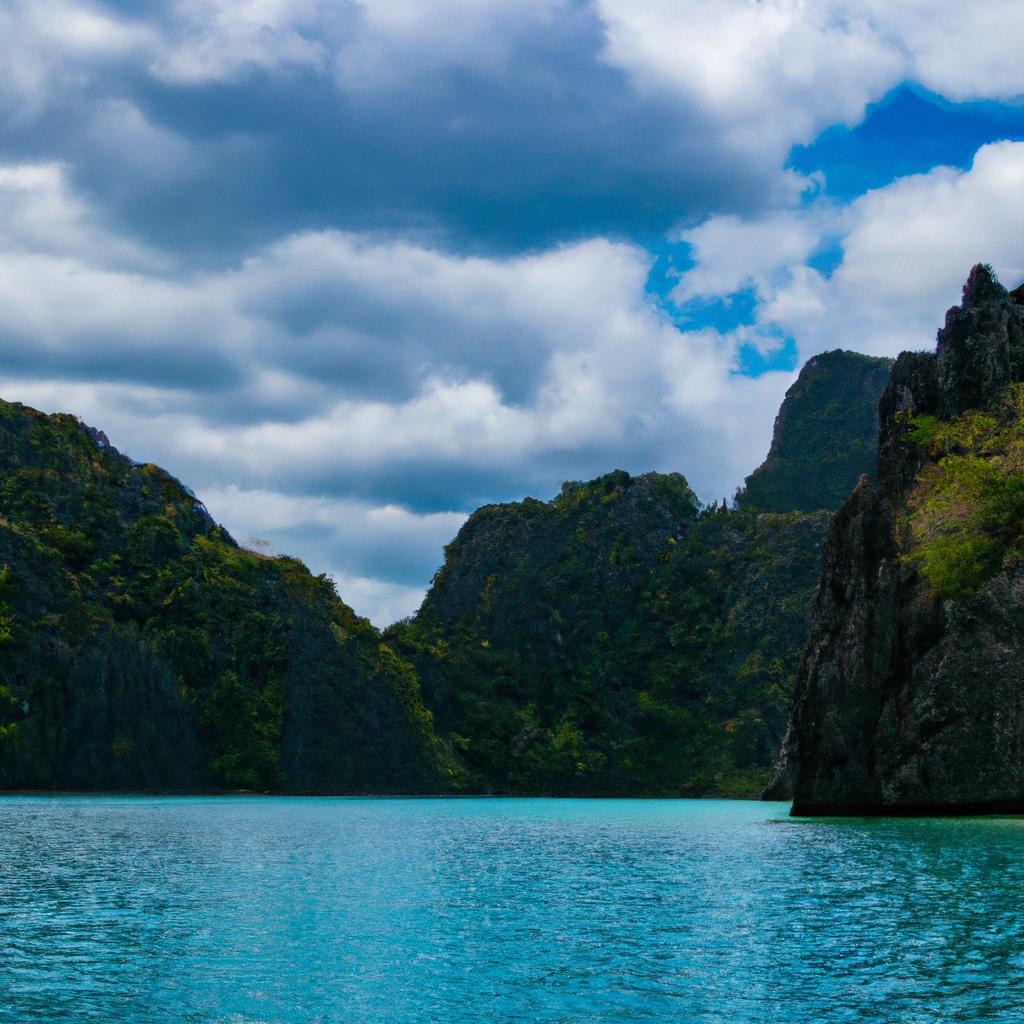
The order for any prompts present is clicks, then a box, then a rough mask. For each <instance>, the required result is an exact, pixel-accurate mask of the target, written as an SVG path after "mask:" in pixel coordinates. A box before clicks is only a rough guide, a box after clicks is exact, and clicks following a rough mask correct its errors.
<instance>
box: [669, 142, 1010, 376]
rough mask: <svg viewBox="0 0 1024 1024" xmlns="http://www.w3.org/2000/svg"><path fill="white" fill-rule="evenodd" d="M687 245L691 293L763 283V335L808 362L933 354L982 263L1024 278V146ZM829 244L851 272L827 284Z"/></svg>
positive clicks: (700, 234) (985, 151) (991, 150)
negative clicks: (788, 344)
mask: <svg viewBox="0 0 1024 1024" xmlns="http://www.w3.org/2000/svg"><path fill="white" fill-rule="evenodd" d="M772 235H774V236H775V237H776V238H777V244H771V241H770V238H771V236H772ZM683 238H684V240H687V241H689V242H690V243H691V244H692V245H693V251H694V253H695V256H696V258H697V261H698V262H697V266H696V267H695V268H694V269H693V270H691V271H689V272H688V273H686V274H684V275H683V277H682V279H681V281H680V284H679V288H678V290H679V292H680V294H682V295H685V296H690V295H694V294H697V295H704V296H721V295H725V294H728V293H729V292H730V291H732V290H734V289H735V288H737V287H740V286H742V285H744V284H748V283H750V282H755V284H756V290H757V294H758V297H759V300H760V301H759V304H758V306H757V310H756V324H755V329H760V330H771V331H773V332H775V334H776V335H779V334H782V335H789V336H792V337H794V338H795V339H796V340H797V342H798V345H799V349H800V352H801V355H802V356H803V357H804V358H806V357H808V356H810V355H812V354H814V353H815V352H820V351H822V350H823V349H825V348H835V347H844V348H850V349H854V350H856V351H859V352H867V353H874V354H878V355H896V354H897V353H899V352H900V351H903V350H906V349H925V348H930V347H931V346H932V345H933V344H934V339H935V330H936V328H937V327H939V326H941V324H942V318H943V313H944V311H945V310H946V308H947V307H949V306H951V305H953V304H955V303H956V302H957V301H958V300H959V295H960V286H961V285H962V284H963V281H964V279H965V278H966V276H967V271H968V270H969V269H970V267H971V266H972V265H973V264H974V263H977V262H988V263H991V264H992V265H993V267H994V268H995V270H996V272H997V273H998V274H999V275H1000V277H1001V278H1002V279H1003V281H1004V282H1005V283H1006V284H1007V286H1008V287H1015V286H1016V285H1017V284H1019V283H1020V281H1021V280H1022V279H1024V243H1022V241H1021V240H1022V238H1024V143H1020V142H999V143H993V144H990V145H987V146H983V147H982V148H981V149H979V150H978V152H977V154H976V155H975V158H974V161H973V164H972V165H971V167H970V168H968V169H967V170H963V171H961V170H957V169H955V168H951V167H937V168H935V169H933V170H932V171H930V172H929V173H927V174H919V175H912V176H909V177H906V178H901V179H899V180H898V181H896V182H894V183H893V184H892V185H889V186H888V187H886V188H882V189H876V190H874V191H871V192H868V193H866V194H865V195H863V196H861V197H859V198H858V199H856V200H854V201H853V202H852V203H850V204H849V205H848V206H846V207H843V208H835V207H829V206H822V207H820V208H817V209H813V208H812V209H807V210H798V211H791V212H789V213H780V214H778V215H777V216H775V217H774V218H772V219H770V220H760V221H756V222H749V223H747V222H743V221H738V220H736V219H733V218H728V219H725V218H713V219H711V220H709V221H707V222H706V223H704V224H703V225H701V226H700V227H699V228H697V229H695V230H694V231H691V232H686V233H684V235H683ZM829 238H832V239H834V241H835V243H836V244H837V245H838V246H839V247H840V248H841V262H839V264H838V266H837V267H836V268H835V269H834V271H833V272H832V273H831V274H830V275H828V276H826V275H824V274H822V273H820V272H819V271H817V270H815V269H813V268H812V267H811V266H808V265H807V262H806V257H807V256H808V255H810V253H811V252H812V251H813V250H814V249H815V248H817V246H818V245H819V244H821V243H822V242H823V241H824V240H826V239H829ZM730 253H732V254H734V256H735V260H732V259H730V256H729V254H730Z"/></svg>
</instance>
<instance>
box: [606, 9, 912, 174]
mask: <svg viewBox="0 0 1024 1024" xmlns="http://www.w3.org/2000/svg"><path fill="white" fill-rule="evenodd" d="M597 6H598V9H599V10H600V11H601V14H602V16H603V18H604V20H605V24H606V26H607V48H606V58H607V59H608V60H609V61H610V62H612V63H615V64H617V65H620V66H621V67H623V68H625V69H627V70H628V71H629V72H630V73H631V74H632V76H633V78H634V79H635V81H636V83H637V85H638V86H639V87H640V88H643V89H648V90H657V91H668V92H670V93H673V94H675V95H678V96H682V97H684V98H686V99H687V100H688V101H690V102H692V103H695V104H697V105H698V106H699V107H700V108H701V109H703V110H705V111H707V112H709V113H710V114H712V115H714V116H715V117H716V118H717V119H720V120H721V122H722V124H723V126H724V129H725V131H726V133H727V136H728V137H729V138H730V140H731V141H732V142H733V144H734V146H735V147H736V148H737V149H739V150H748V151H749V150H753V149H756V148H757V147H764V146H768V147H771V148H772V149H773V150H774V151H776V152H778V153H780V154H782V153H785V151H787V150H788V148H789V146H790V145H792V143H794V142H808V141H810V139H811V138H813V137H814V135H816V134H817V133H818V131H820V130H821V128H823V127H824V126H825V125H828V124H835V123H853V122H855V121H857V120H859V119H860V116H861V113H862V111H863V109H864V107H865V105H866V104H867V103H869V102H870V101H871V100H872V99H875V98H877V97H878V96H880V95H882V94H883V93H884V92H886V91H887V90H888V89H889V88H890V87H891V86H892V85H893V84H895V82H897V81H899V77H900V74H901V72H902V69H903V67H904V64H905V62H904V59H903V57H902V55H901V53H900V51H899V49H898V48H897V46H896V45H894V43H893V42H891V41H890V40H888V39H886V38H884V37H883V36H882V35H880V34H879V33H878V32H877V30H876V29H875V28H874V26H873V25H872V24H871V22H870V21H868V19H866V18H865V17H864V16H863V15H862V14H860V13H858V9H857V6H856V5H851V4H836V3H821V2H814V0H762V2H759V3H751V2H748V0H731V2H723V3H718V4H715V5H714V6H713V7H709V6H708V5H707V4H706V3H701V2H700V0H682V2H680V0H643V2H640V3H638V2H636V0H598V3H597Z"/></svg>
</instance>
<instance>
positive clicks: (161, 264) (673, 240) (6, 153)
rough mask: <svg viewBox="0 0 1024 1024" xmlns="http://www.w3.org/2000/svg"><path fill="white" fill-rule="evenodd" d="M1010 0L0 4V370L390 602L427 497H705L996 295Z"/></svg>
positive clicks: (1013, 27)
mask: <svg viewBox="0 0 1024 1024" xmlns="http://www.w3.org/2000/svg"><path fill="white" fill-rule="evenodd" d="M1021 53H1024V8H1022V7H1021V6H1020V5H1019V4H1016V3H1013V2H1011V0H975V2H974V3H971V4H964V3H955V4H954V3H952V2H943V0H929V2H923V0H920V2H906V3H893V2H892V0H856V2H853V0H850V2H839V0H762V2H752V0H714V2H712V3H709V2H708V0H170V2H166V3H163V4H155V3H147V2H144V0H121V2H108V3H101V2H93V3H87V2H78V0H0V126H2V127H0V395H2V396H3V397H5V398H7V399H9V400H17V401H22V402H25V403H28V404H31V405H35V406H37V407H39V408H42V409H45V410H47V411H56V410H65V411H71V412H75V413H77V414H79V415H81V416H82V417H83V418H84V419H85V420H86V421H87V422H90V423H93V424H95V425H97V426H100V427H102V428H103V429H105V430H106V431H107V433H108V434H109V435H110V437H111V440H112V442H113V443H114V444H115V445H116V446H117V447H119V448H120V449H121V450H122V451H126V452H127V453H129V454H130V455H131V456H132V457H134V458H136V459H139V460H145V461H155V462H159V463H160V464H162V465H164V466H166V467H167V468H168V469H169V470H170V471H171V472H173V473H174V474H175V475H177V476H179V477H180V478H182V479H183V480H185V481H186V482H187V483H189V484H191V485H192V487H193V488H194V489H195V490H196V491H197V493H198V494H199V496H200V497H202V498H203V499H204V500H205V501H206V503H207V505H208V507H209V508H210V510H211V512H212V513H213V514H214V515H215V516H216V517H217V518H218V519H219V520H221V521H222V522H223V523H224V524H225V525H226V526H227V527H228V528H229V529H230V530H231V531H232V532H233V533H234V534H235V535H236V536H237V537H238V538H239V539H240V540H243V541H244V540H245V539H246V538H248V537H260V538H264V539H266V540H268V541H269V542H270V543H271V544H272V545H273V546H274V548H275V549H277V550H279V551H282V552H287V553H290V554H296V555H299V556H300V557H302V558H303V559H304V560H305V561H306V562H307V563H308V564H309V566H310V567H311V568H312V569H313V570H314V571H315V572H327V573H330V574H331V575H332V576H333V577H334V578H335V580H336V582H337V585H338V588H339V591H340V593H341V594H342V596H343V597H344V598H345V599H346V600H347V601H348V602H349V603H350V604H352V605H353V606H354V607H355V608H356V609H357V610H358V611H360V612H362V613H363V614H365V615H368V616H370V617H371V618H373V619H374V621H376V622H378V623H379V624H383V623H386V622H388V621H391V620H393V619H395V618H398V617H400V616H402V615H406V614H409V613H410V612H412V611H413V610H414V609H415V607H416V606H417V604H418V603H419V600H420V599H421V597H422V594H423V590H424V587H425V586H426V584H427V583H428V582H429V580H430V577H431V575H432V574H433V572H434V570H435V569H436V568H437V566H438V565H439V563H440V559H441V553H442V547H443V545H444V544H445V543H446V542H447V541H448V540H449V539H451V537H452V536H453V535H454V534H455V532H456V530H457V529H458V527H459V526H460V524H461V523H462V521H463V520H464V518H465V516H466V513H467V512H468V511H471V510H472V509H473V508H475V507H476V506H478V505H480V504H483V503H485V502H489V501H503V500H510V499H517V498H521V497H522V496H524V495H526V494H531V495H534V496H536V497H541V498H546V497H549V496H551V495H552V494H553V493H555V492H556V491H557V489H558V486H559V484H560V482H561V481H562V480H565V479H588V478H590V477H593V476H595V475H597V474H599V473H602V472H606V471H608V470H610V469H613V468H616V467H621V468H624V469H627V470H630V471H632V472H642V471H645V470H648V469H659V470H681V471H683V472H684V473H685V474H686V476H687V477H688V479H689V480H690V481H691V483H692V485H693V486H694V488H695V489H696V490H697V492H698V493H699V494H700V495H701V497H703V498H704V499H706V500H710V499H712V498H716V497H719V498H720V497H722V496H723V495H731V493H732V492H733V490H734V489H735V487H736V486H737V484H739V483H740V482H741V480H742V478H743V476H744V475H745V474H746V473H748V472H749V471H750V470H751V469H752V468H753V467H754V466H755V465H756V464H757V463H758V462H759V461H760V459H761V458H762V457H763V455H764V453H765V451H766V449H767V446H768V440H769V435H770V430H771V423H772V419H773V417H774V414H775V411H776V409H777V406H778V403H779V401H780V399H781V397H782V394H783V393H784V391H785V389H786V387H787V386H788V385H789V383H790V382H791V381H792V379H793V376H794V374H795V372H796V370H797V369H798V367H799V365H800V364H801V363H802V362H803V361H804V360H805V359H806V358H808V357H809V356H811V355H813V354H814V353H816V352H819V351H822V350H825V349H829V348H836V347H844V348H850V349H855V350H857V351H861V352H869V353H884V354H895V353H897V352H899V351H900V350H902V349H905V348H925V347H929V346H930V345H931V344H932V342H933V340H934V333H935V328H936V326H937V325H938V324H939V323H940V322H941V320H942V316H943V313H944V311H945V309H946V308H947V307H948V306H950V305H952V304H953V303H954V302H955V301H956V300H957V299H958V296H959V289H960V286H961V284H962V282H963V280H964V278H965V276H966V273H967V270H968V268H969V267H970V265H971V264H972V263H974V262H977V261H978V260H984V261H988V262H991V263H992V264H993V265H994V266H995V268H996V270H997V272H998V273H999V274H1000V276H1001V277H1002V279H1003V281H1004V283H1007V284H1008V285H1010V286H1011V287H1012V286H1015V285H1016V284H1018V283H1019V282H1020V281H1021V280H1022V279H1024V104H1022V101H1021V96H1022V93H1024V70H1022V64H1021Z"/></svg>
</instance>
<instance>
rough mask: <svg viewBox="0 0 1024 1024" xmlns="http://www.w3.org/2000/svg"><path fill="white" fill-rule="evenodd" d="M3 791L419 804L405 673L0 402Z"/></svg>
mask: <svg viewBox="0 0 1024 1024" xmlns="http://www.w3.org/2000/svg"><path fill="white" fill-rule="evenodd" d="M0 469H2V474H0V480H2V483H0V566H2V567H3V568H2V570H0V785H2V786H4V787H8V788H9V787H14V786H16V787H33V788H35V787H39V788H49V787H61V788H80V789H124V788H155V789H166V788H182V789H184V788H200V787H208V786H212V787H219V788H246V789H260V790H288V791H291V790H297V791H302V792H339V791H340V792H352V791H355V792H367V791H375V792H388V791H430V790H437V789H441V788H446V787H447V786H449V785H451V784H452V782H453V780H455V778H456V771H455V769H454V767H453V766H452V764H451V761H450V758H449V756H448V755H447V754H446V753H445V752H444V750H443V748H442V747H441V746H440V744H439V743H438V742H437V740H436V738H435V737H434V734H433V727H432V721H431V717H430V715H429V713H428V712H427V711H426V709H425V708H424V707H423V704H422V702H421V700H420V697H419V690H418V686H417V684H416V680H415V677H414V676H413V674H412V672H411V670H410V668H409V666H408V665H406V664H404V663H403V662H401V661H400V660H399V659H398V658H396V657H395V656H394V654H393V653H392V652H391V651H390V650H388V649H387V648H383V647H382V646H381V644H380V638H379V634H378V633H377V632H376V630H374V629H373V627H372V626H371V625H370V624H369V623H368V622H366V621H365V620H363V619H360V618H359V617H358V616H356V615H355V614H354V613H353V612H352V610H351V609H349V608H348V607H346V606H345V605H344V604H342V602H341V601H339V600H338V598H337V596H336V595H335V593H334V589H333V587H332V585H331V583H330V581H329V580H327V579H326V578H325V577H323V576H319V577H314V576H312V575H311V574H310V573H309V572H308V570H307V569H306V568H305V566H303V565H302V563H300V562H298V561H296V560H295V559H291V558H267V557H265V556H263V555H260V554H257V553H254V552H249V551H245V550H243V549H241V548H239V547H238V546H237V545H236V544H235V542H234V541H233V540H232V539H231V537H230V536H228V534H227V533H225V532H224V530H222V529H221V528H220V527H218V526H217V525H216V524H215V523H214V522H213V521H212V520H211V519H210V517H209V515H208V514H207V513H206V511H205V509H204V508H203V507H202V505H201V504H199V503H198V502H197V501H196V500H195V498H194V497H193V496H192V495H191V494H190V492H189V491H188V490H187V489H186V488H185V487H183V486H182V485H181V484H180V483H179V482H178V481H177V480H175V479H174V478H173V477H171V476H170V475H168V474H167V473H166V472H164V471H163V470H161V469H159V468H158V467H156V466H153V465H141V466H140V465H136V464H134V463H132V462H131V461H130V460H129V459H127V458H125V457H124V456H122V455H120V454H119V453H118V452H116V451H115V450H114V449H112V448H110V447H109V446H108V445H106V444H105V443H104V441H103V440H102V439H101V438H99V437H98V435H97V434H96V433H95V432H94V431H90V430H89V429H88V428H85V427H83V426H82V424H81V423H79V421H78V420H76V419H75V418H74V417H71V416H44V415H43V414H41V413H38V412H35V411H34V410H31V409H26V408H24V407H22V406H18V405H12V404H8V403H0Z"/></svg>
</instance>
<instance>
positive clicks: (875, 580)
mask: <svg viewBox="0 0 1024 1024" xmlns="http://www.w3.org/2000/svg"><path fill="white" fill-rule="evenodd" d="M1021 381H1024V308H1022V307H1021V306H1020V305H1019V304H1017V302H1016V301H1015V299H1014V297H1013V296H1011V295H1010V294H1009V293H1007V291H1006V290H1005V289H1004V288H1003V287H1002V286H1001V285H1000V284H999V283H998V282H997V281H996V280H995V278H994V276H993V275H992V273H991V270H990V269H989V268H987V267H984V266H980V265H979V266H976V267H975V268H974V269H973V270H972V271H971V275H970V278H969V279H968V282H967V285H966V286H965V288H964V295H963V302H962V304H961V305H960V306H957V307H954V308H953V309H951V310H950V311H949V312H948V313H947V315H946V321H945V326H944V327H943V328H942V330H940V332H939V336H938V347H937V349H936V351H935V352H934V353H904V354H903V355H902V356H900V358H899V360H898V361H897V363H896V365H895V367H894V368H893V371H892V376H891V379H890V381H889V384H888V386H887V388H886V390H885V393H884V395H883V397H882V400H881V403H880V408H879V412H880V438H879V449H878V456H879V458H878V477H877V481H876V482H874V483H869V484H867V485H865V486H858V488H857V489H856V491H855V493H854V494H852V495H851V496H850V498H849V500H848V501H847V502H846V503H845V504H844V506H843V507H842V508H841V509H840V511H839V512H838V513H837V514H836V516H835V517H834V519H833V521H832V523H831V526H830V528H829V532H828V538H827V541H826V543H825V549H824V553H823V562H822V575H821V580H820V583H819V587H818V590H817V594H816V597H815V600H814V607H813V612H812V626H811V635H810V639H809V641H808V644H807V647H806V649H805V651H804V654H803V658H802V662H801V665H800V669H799V672H798V675H797V683H796V690H795V695H794V704H793V711H792V716H791V720H790V725H789V729H788V732H787V737H786V740H785V743H784V747H783V752H782V756H781V759H780V763H779V768H778V774H777V777H776V780H775V782H774V784H773V786H772V787H771V788H770V789H769V790H768V792H767V793H766V794H765V795H766V796H767V797H769V798H787V797H792V799H793V814H795V815H831V814H922V813H984V812H995V811H1010V810H1014V811H1017V810H1024V561H1022V560H1021V558H1020V557H1019V545H1020V538H1021V529H1022V527H1024V506H1022V505H1021V503H1020V501H1019V500H1018V499H1017V497H1016V495H1017V494H1018V493H1019V492H1020V490H1021V488H1020V486H1019V484H1020V482H1021V480H1022V477H1021V471H1022V469H1024V466H1022V465H1021V460H1020V458H1019V455H1020V450H1021V449H1020V447H1019V441H1018V435H1019V433H1020V426H1019V425H1020V422H1021V420H1020V418H1019V417H1020V393H1019V392H1018V391H1016V390H1015V385H1016V384H1018V383H1019V382H1021ZM1011 399H1012V402H1011V404H1014V403H1015V404H1014V408H1013V409H1012V410H1011V411H1010V412H1006V411H1005V409H1006V403H1007V402H1008V401H1010V400H1011ZM1001 410H1002V411H1001ZM1015 417H1016V418H1015ZM1020 442H1024V438H1020Z"/></svg>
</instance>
